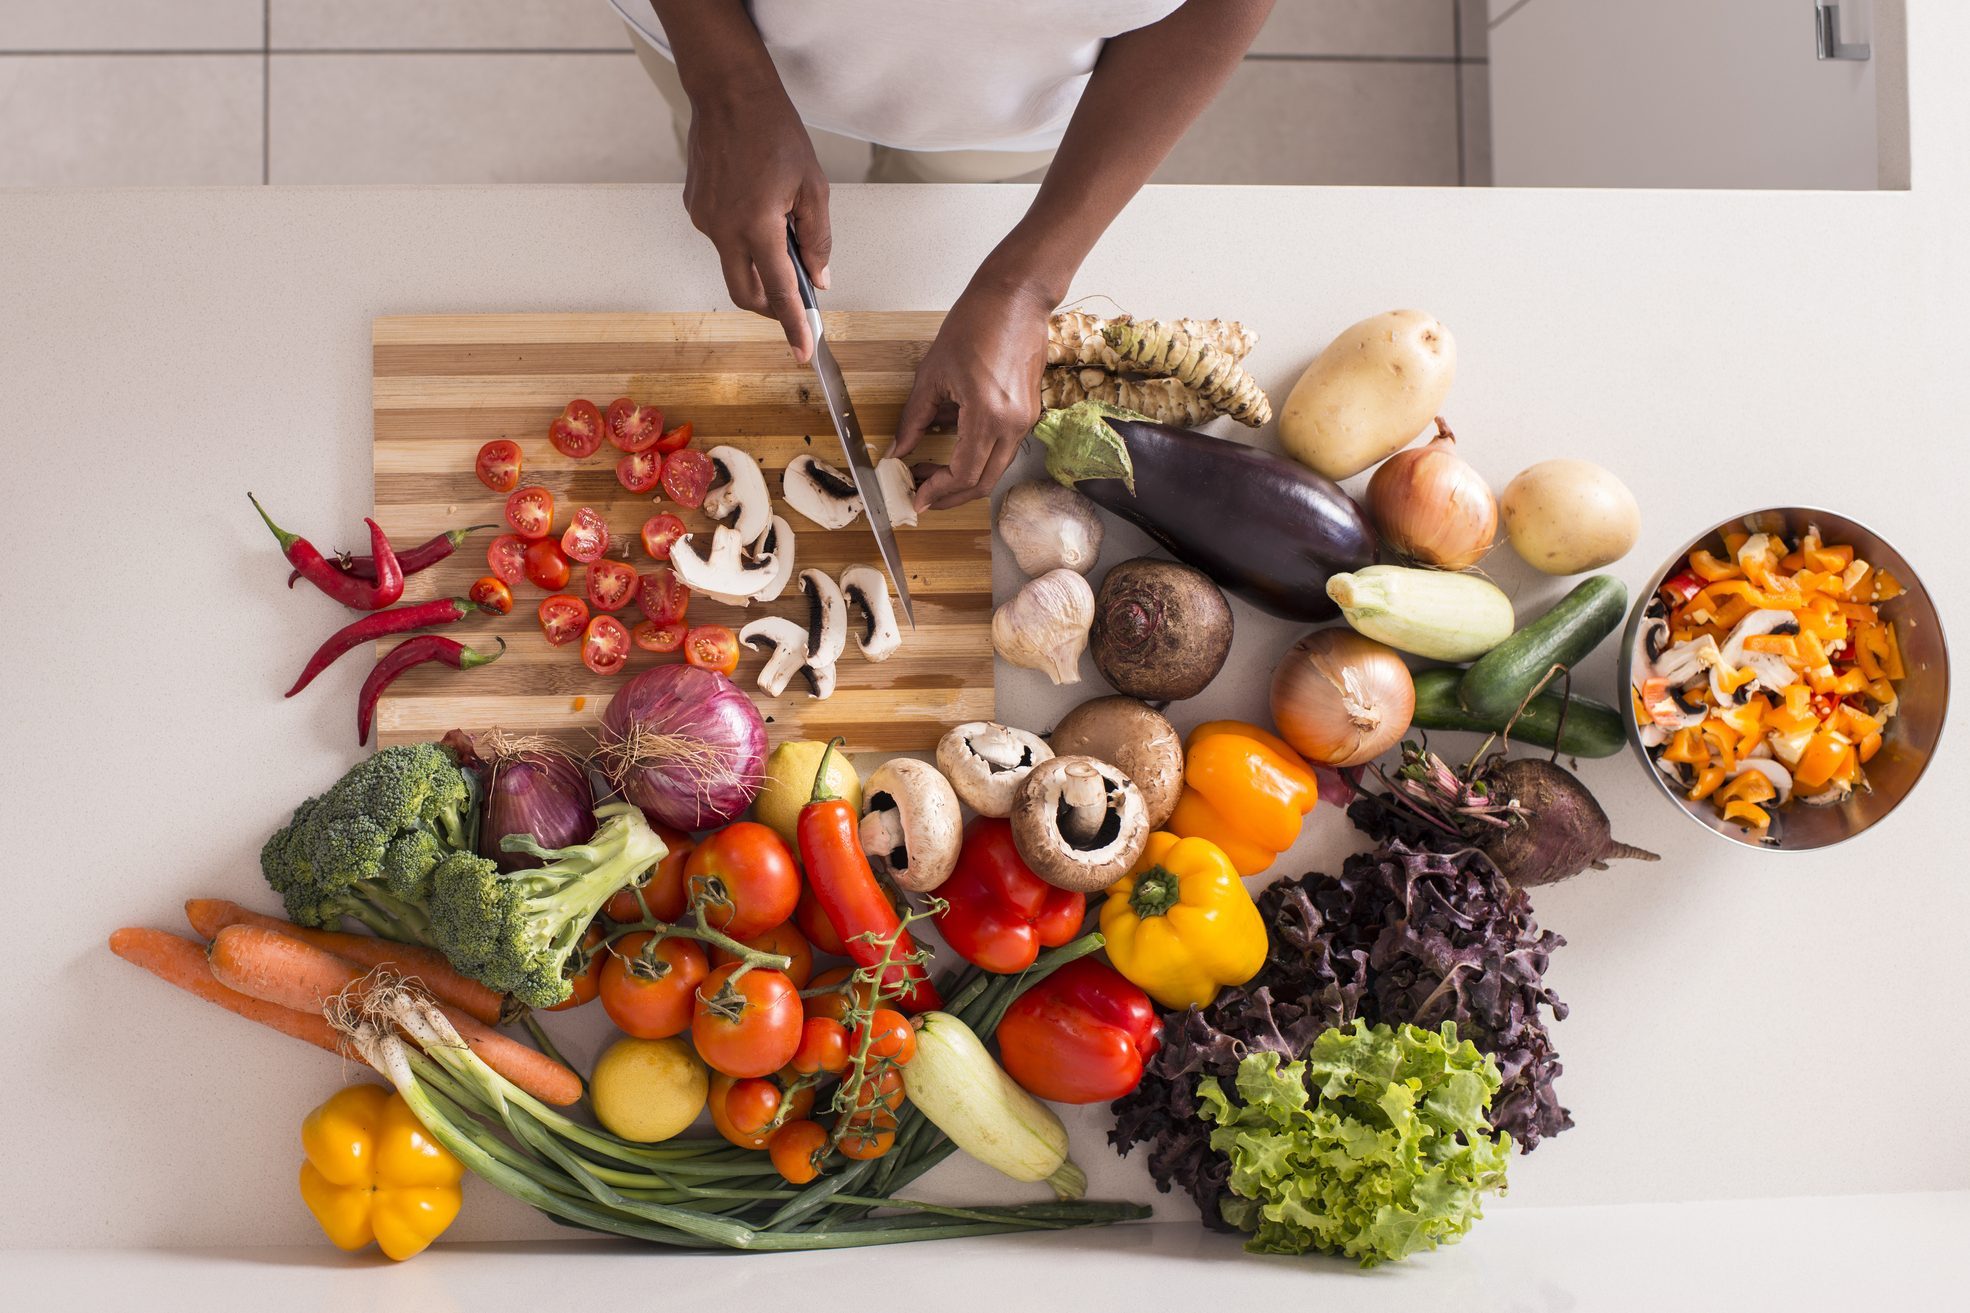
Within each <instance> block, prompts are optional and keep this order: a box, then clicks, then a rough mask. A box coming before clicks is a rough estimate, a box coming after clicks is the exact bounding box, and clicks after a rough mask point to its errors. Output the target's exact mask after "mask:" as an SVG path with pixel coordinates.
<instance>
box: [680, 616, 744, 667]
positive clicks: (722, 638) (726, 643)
mask: <svg viewBox="0 0 1970 1313" xmlns="http://www.w3.org/2000/svg"><path fill="white" fill-rule="evenodd" d="M684 659H685V660H686V661H688V662H689V663H690V664H692V665H694V666H696V667H697V668H698V669H700V670H716V671H717V672H718V673H719V674H721V675H729V674H731V673H732V672H733V671H734V670H737V669H738V668H739V640H738V639H737V638H736V637H734V636H733V633H732V631H731V630H729V629H727V628H726V627H725V626H724V625H696V626H694V627H693V628H692V629H691V632H689V633H687V634H685V635H684Z"/></svg>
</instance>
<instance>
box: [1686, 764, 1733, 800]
mask: <svg viewBox="0 0 1970 1313" xmlns="http://www.w3.org/2000/svg"><path fill="white" fill-rule="evenodd" d="M1724 779H1725V775H1724V768H1723V767H1722V766H1705V767H1704V768H1703V769H1702V770H1700V771H1698V772H1697V773H1696V787H1695V788H1693V789H1691V790H1690V801H1691V802H1702V801H1703V800H1704V799H1705V798H1708V797H1709V796H1710V795H1711V794H1713V793H1715V792H1716V791H1717V786H1718V785H1720V784H1722V783H1723V782H1724Z"/></svg>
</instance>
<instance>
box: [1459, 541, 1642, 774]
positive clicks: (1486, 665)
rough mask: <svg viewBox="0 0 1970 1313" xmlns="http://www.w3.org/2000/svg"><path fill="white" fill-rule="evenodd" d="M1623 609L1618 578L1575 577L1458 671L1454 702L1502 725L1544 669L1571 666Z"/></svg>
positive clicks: (1625, 607) (1624, 590) (1623, 595)
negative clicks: (1541, 609) (1536, 613)
mask: <svg viewBox="0 0 1970 1313" xmlns="http://www.w3.org/2000/svg"><path fill="white" fill-rule="evenodd" d="M1627 613H1628V589H1627V588H1626V586H1624V585H1623V584H1622V582H1621V581H1620V580H1619V579H1616V578H1615V577H1614V576H1613V575H1611V574H1597V575H1595V576H1593V577H1592V578H1591V579H1583V580H1581V581H1580V583H1579V584H1578V585H1576V586H1575V587H1574V589H1573V591H1572V592H1570V593H1568V594H1567V595H1566V596H1565V597H1562V598H1561V599H1560V600H1559V601H1557V602H1555V603H1553V609H1552V610H1550V611H1548V612H1546V614H1545V615H1542V616H1540V617H1539V618H1538V619H1537V620H1534V621H1533V622H1532V623H1531V624H1529V625H1527V626H1526V627H1525V628H1523V629H1521V630H1519V631H1518V632H1517V633H1516V634H1513V635H1512V636H1511V637H1510V638H1508V639H1506V640H1505V641H1504V642H1502V643H1500V644H1499V645H1498V646H1496V647H1494V648H1492V649H1491V650H1490V651H1489V652H1487V653H1485V654H1484V655H1483V656H1482V657H1480V658H1479V659H1478V660H1477V661H1476V662H1474V663H1473V664H1472V666H1471V668H1470V669H1469V670H1467V671H1465V672H1464V679H1463V682H1462V683H1461V684H1459V685H1458V686H1457V705H1458V706H1460V707H1462V708H1463V709H1464V710H1465V711H1468V712H1470V713H1471V715H1473V716H1475V717H1477V718H1478V719H1479V720H1481V721H1484V722H1485V723H1487V724H1492V723H1494V722H1495V723H1496V724H1498V725H1503V724H1504V723H1505V720H1506V718H1507V717H1509V716H1510V715H1511V714H1512V713H1513V712H1514V711H1517V710H1518V707H1519V703H1521V702H1523V701H1525V695H1526V694H1528V693H1530V692H1532V689H1533V686H1534V685H1536V684H1538V682H1539V681H1540V680H1542V679H1544V678H1545V677H1546V672H1547V671H1548V670H1551V669H1552V668H1553V667H1554V666H1556V665H1558V666H1565V667H1567V669H1569V670H1571V669H1572V668H1573V667H1574V666H1575V665H1577V664H1579V662H1580V660H1581V659H1582V658H1583V657H1585V656H1586V655H1587V654H1588V653H1589V652H1591V651H1593V650H1594V647H1595V645H1596V644H1598V643H1599V642H1600V641H1601V640H1602V639H1603V638H1606V637H1607V636H1608V635H1609V634H1611V633H1613V632H1614V631H1615V628H1616V627H1617V626H1618V625H1620V623H1621V618H1622V617H1623V616H1624V615H1626V614H1627ZM1553 687H1554V686H1553V685H1551V684H1549V685H1547V688H1548V689H1551V688H1553ZM1541 700H1542V701H1543V700H1544V699H1543V697H1542V698H1541ZM1548 746H1549V747H1550V746H1551V745H1550V744H1549V745H1548Z"/></svg>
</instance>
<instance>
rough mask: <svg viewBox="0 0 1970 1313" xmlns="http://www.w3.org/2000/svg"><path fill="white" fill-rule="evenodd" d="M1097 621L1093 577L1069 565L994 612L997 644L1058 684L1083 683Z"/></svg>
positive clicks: (1009, 656) (1014, 660) (994, 641)
mask: <svg viewBox="0 0 1970 1313" xmlns="http://www.w3.org/2000/svg"><path fill="white" fill-rule="evenodd" d="M1063 491H1065V489H1063ZM1093 624H1094V589H1092V588H1090V587H1089V586H1088V581H1087V580H1086V579H1083V578H1082V577H1081V576H1080V575H1078V574H1076V573H1074V571H1072V570H1069V569H1065V568H1062V569H1059V570H1049V571H1047V572H1046V573H1045V574H1043V575H1041V576H1040V577H1039V578H1037V579H1028V580H1027V581H1026V584H1025V586H1024V587H1023V588H1021V589H1020V590H1019V591H1018V592H1017V593H1014V594H1013V596H1012V600H1010V601H1008V602H1007V603H1006V604H1005V605H1004V606H1002V607H1000V608H999V609H998V610H996V611H994V612H992V646H993V648H994V649H996V650H997V651H998V654H999V655H1000V656H1002V657H1004V658H1005V659H1006V660H1008V661H1010V662H1012V664H1014V665H1015V666H1024V667H1026V668H1027V669H1028V670H1042V671H1045V672H1046V675H1047V678H1049V679H1051V680H1052V681H1053V682H1054V683H1056V684H1078V683H1079V682H1080V680H1081V671H1080V665H1081V653H1082V652H1084V651H1086V650H1087V646H1088V628H1089V626H1091V625H1093Z"/></svg>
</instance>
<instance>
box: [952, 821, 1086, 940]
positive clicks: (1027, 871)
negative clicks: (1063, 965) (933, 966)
mask: <svg viewBox="0 0 1970 1313" xmlns="http://www.w3.org/2000/svg"><path fill="white" fill-rule="evenodd" d="M937 896H938V897H939V898H941V899H943V900H944V902H945V903H946V904H947V906H946V907H945V908H944V910H943V911H941V912H939V913H938V914H937V916H936V922H937V930H938V933H940V934H942V935H943V936H944V942H945V943H946V944H949V945H950V946H951V951H952V952H954V953H956V954H957V955H958V956H959V957H961V958H963V959H964V960H965V961H967V962H970V963H972V964H974V965H976V966H981V967H984V968H985V969H986V970H987V971H997V972H999V973H1001V974H1006V973H1010V972H1014V971H1024V970H1025V969H1026V968H1027V967H1030V966H1032V965H1033V962H1034V960H1035V959H1037V958H1038V957H1039V956H1040V949H1041V948H1042V947H1046V948H1057V947H1059V946H1060V945H1062V944H1064V943H1066V942H1067V941H1068V940H1070V939H1072V938H1073V937H1074V936H1075V935H1078V934H1079V933H1081V922H1082V921H1084V920H1086V919H1087V912H1088V900H1087V898H1086V896H1085V895H1083V894H1077V893H1070V892H1068V891H1067V890H1065V889H1056V888H1054V887H1053V886H1052V885H1050V884H1048V883H1047V882H1046V881H1044V880H1042V879H1041V878H1040V877H1039V876H1037V875H1034V874H1033V872H1032V870H1031V868H1029V867H1028V866H1027V865H1026V863H1025V861H1024V860H1023V859H1021V857H1020V856H1019V850H1018V849H1017V848H1015V847H1014V846H1013V842H1012V822H1010V821H1004V820H998V819H995V818H993V817H990V816H980V817H977V818H976V819H974V820H973V821H972V823H971V824H970V825H967V826H966V827H965V832H964V847H963V848H962V849H960V850H959V852H958V864H957V868H956V869H955V870H953V871H952V872H951V878H950V879H948V880H946V881H945V882H944V883H943V884H942V885H940V886H938V889H937Z"/></svg>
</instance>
